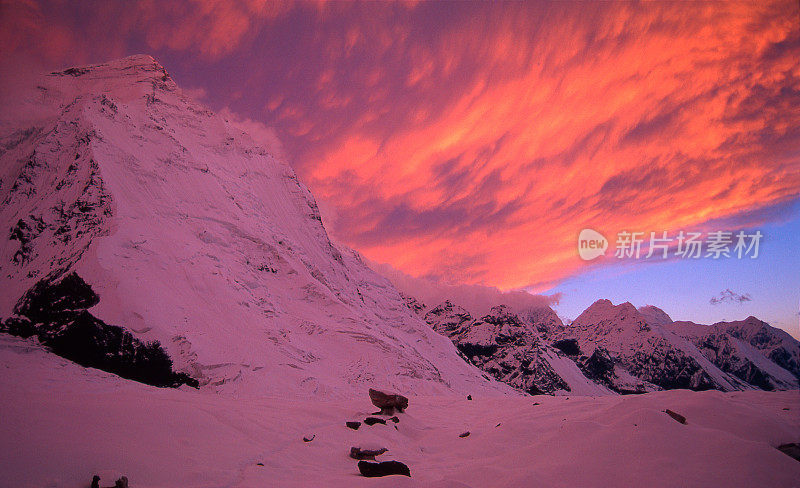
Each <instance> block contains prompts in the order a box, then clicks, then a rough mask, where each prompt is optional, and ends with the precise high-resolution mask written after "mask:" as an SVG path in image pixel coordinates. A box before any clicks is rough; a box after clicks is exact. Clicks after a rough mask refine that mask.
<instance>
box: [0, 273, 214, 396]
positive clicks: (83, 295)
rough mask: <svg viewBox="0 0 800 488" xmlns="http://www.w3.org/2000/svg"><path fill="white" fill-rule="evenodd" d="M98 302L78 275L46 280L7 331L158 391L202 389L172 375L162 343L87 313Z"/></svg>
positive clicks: (20, 308) (31, 293) (18, 308)
mask: <svg viewBox="0 0 800 488" xmlns="http://www.w3.org/2000/svg"><path fill="white" fill-rule="evenodd" d="M99 301H100V297H99V296H97V294H95V293H94V291H92V288H91V287H90V286H89V285H87V284H86V282H85V281H83V280H82V279H81V277H80V276H78V275H77V274H76V273H74V272H73V273H69V274H67V275H66V276H64V277H63V278H61V279H59V280H56V281H47V280H43V281H40V282H39V283H37V284H36V286H34V287H33V288H32V289H31V290H30V291H28V293H26V294H25V296H23V297H22V299H21V300H20V301H19V303H18V304H17V306H16V307H15V309H14V312H15V315H14V316H13V317H11V318H9V319H8V320H6V321H4V322H3V326H2V328H3V330H4V331H5V332H7V333H10V334H13V335H17V336H21V337H30V336H34V335H35V336H36V337H37V338H38V339H39V342H41V343H42V344H44V345H45V346H47V347H48V348H49V349H50V350H51V351H53V352H54V353H55V354H58V355H59V356H61V357H64V358H66V359H69V360H71V361H74V362H76V363H78V364H80V365H82V366H86V367H91V368H97V369H102V370H104V371H108V372H109V373H114V374H117V375H119V376H121V377H123V378H128V379H132V380H135V381H140V382H142V383H147V384H150V385H154V386H170V387H175V386H179V385H182V384H186V385H190V386H195V387H196V386H198V382H197V380H195V379H193V378H191V377H189V376H188V375H186V374H184V373H176V372H175V371H173V370H172V361H171V360H170V358H169V356H168V355H167V354H166V352H164V350H163V349H162V348H161V345H160V344H159V343H158V342H150V343H144V342H142V341H140V340H138V339H137V338H135V337H134V336H133V335H132V334H131V333H130V332H128V331H126V330H125V329H123V328H122V327H118V326H115V325H110V324H106V323H105V322H103V321H102V320H99V319H97V318H96V317H94V316H93V315H92V314H91V313H90V312H89V311H88V309H89V308H90V307H93V306H95V305H97V304H98V303H99Z"/></svg>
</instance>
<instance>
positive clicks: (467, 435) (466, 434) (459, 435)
mask: <svg viewBox="0 0 800 488" xmlns="http://www.w3.org/2000/svg"><path fill="white" fill-rule="evenodd" d="M498 425H499V424H498ZM458 437H469V431H466V432H462V433H460V434H458Z"/></svg>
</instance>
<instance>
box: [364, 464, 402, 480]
mask: <svg viewBox="0 0 800 488" xmlns="http://www.w3.org/2000/svg"><path fill="white" fill-rule="evenodd" d="M358 471H359V472H361V476H365V477H367V478H377V477H380V476H390V475H393V474H398V475H402V476H409V477H410V476H411V470H410V469H408V466H406V465H405V464H403V463H401V462H400V461H385V462H382V463H371V462H369V461H359V462H358Z"/></svg>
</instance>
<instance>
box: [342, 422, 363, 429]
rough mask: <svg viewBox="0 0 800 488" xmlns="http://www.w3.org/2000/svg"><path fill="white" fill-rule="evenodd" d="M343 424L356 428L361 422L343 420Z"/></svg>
mask: <svg viewBox="0 0 800 488" xmlns="http://www.w3.org/2000/svg"><path fill="white" fill-rule="evenodd" d="M344 425H346V426H348V427H349V428H351V429H353V430H358V428H359V427H361V422H345V423H344Z"/></svg>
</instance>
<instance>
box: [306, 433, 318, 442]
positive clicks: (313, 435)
mask: <svg viewBox="0 0 800 488" xmlns="http://www.w3.org/2000/svg"><path fill="white" fill-rule="evenodd" d="M315 437H317V435H316V434H311V435H307V436H304V437H303V442H311V441H313V440H314V438H315Z"/></svg>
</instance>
